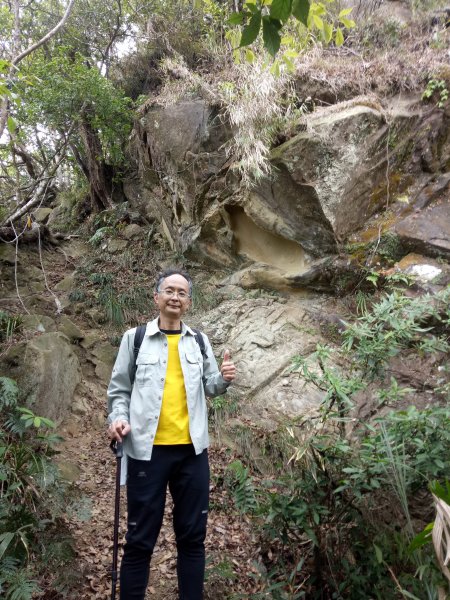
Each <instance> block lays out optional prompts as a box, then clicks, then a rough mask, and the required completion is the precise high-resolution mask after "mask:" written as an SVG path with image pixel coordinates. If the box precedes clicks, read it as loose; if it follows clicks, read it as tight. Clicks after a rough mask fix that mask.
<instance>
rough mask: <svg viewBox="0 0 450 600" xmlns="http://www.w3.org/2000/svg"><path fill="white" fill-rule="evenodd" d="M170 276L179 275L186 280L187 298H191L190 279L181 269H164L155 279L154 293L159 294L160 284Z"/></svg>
mask: <svg viewBox="0 0 450 600" xmlns="http://www.w3.org/2000/svg"><path fill="white" fill-rule="evenodd" d="M171 275H181V276H182V277H184V278H185V279H186V281H187V282H188V285H189V297H191V296H192V279H191V278H190V276H189V274H188V273H186V271H183V270H182V269H166V270H165V271H162V272H161V273H160V274H159V275H158V277H157V279H156V283H155V291H156V292H160V291H161V290H160V287H161V284H162V282H163V281H164V279H167V277H170V276H171Z"/></svg>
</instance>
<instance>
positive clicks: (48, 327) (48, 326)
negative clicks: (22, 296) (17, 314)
mask: <svg viewBox="0 0 450 600" xmlns="http://www.w3.org/2000/svg"><path fill="white" fill-rule="evenodd" d="M22 325H23V328H24V329H31V330H32V331H39V332H41V333H45V332H48V331H56V323H55V321H54V319H52V318H51V317H47V316H46V315H23V317H22Z"/></svg>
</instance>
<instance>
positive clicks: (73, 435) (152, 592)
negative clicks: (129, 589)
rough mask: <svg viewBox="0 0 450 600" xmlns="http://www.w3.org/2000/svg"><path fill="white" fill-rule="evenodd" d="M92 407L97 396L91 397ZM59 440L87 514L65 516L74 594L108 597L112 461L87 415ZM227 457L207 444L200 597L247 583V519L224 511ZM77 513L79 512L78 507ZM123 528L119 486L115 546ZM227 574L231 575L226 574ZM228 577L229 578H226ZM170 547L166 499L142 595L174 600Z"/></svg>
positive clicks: (217, 596) (213, 598) (216, 596)
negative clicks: (74, 563)
mask: <svg viewBox="0 0 450 600" xmlns="http://www.w3.org/2000/svg"><path fill="white" fill-rule="evenodd" d="M95 403H96V406H95V407H93V408H94V409H95V410H98V409H100V407H101V400H100V399H97V400H96V401H95ZM63 434H64V435H65V442H64V445H63V448H62V458H63V459H64V457H67V460H68V461H70V462H71V463H74V464H75V465H76V466H77V467H78V469H79V478H78V481H77V487H79V490H80V492H81V494H82V497H83V498H84V502H82V505H83V504H84V505H86V501H87V507H86V508H87V512H88V513H89V512H90V513H91V517H90V518H89V519H88V520H83V519H82V518H80V515H73V516H72V517H71V518H70V519H69V523H70V529H71V531H72V533H73V536H74V538H75V540H76V553H77V557H78V559H79V568H80V569H81V574H82V585H81V590H80V597H81V598H83V600H84V599H88V598H89V599H96V600H106V599H107V598H109V597H110V586H111V583H110V578H109V571H110V569H111V560H112V532H113V519H114V487H115V469H116V464H115V463H116V461H115V458H114V456H113V454H112V452H111V450H110V449H109V447H108V439H107V436H106V433H105V432H104V431H103V432H102V431H93V430H92V428H90V423H89V418H87V419H85V420H83V421H82V422H80V427H79V430H78V431H74V428H72V429H71V431H67V430H66V431H64V432H63ZM229 460H230V457H229V455H228V452H227V450H226V449H223V448H222V449H219V448H211V449H210V461H211V472H212V477H211V502H210V505H211V510H210V515H209V522H208V538H207V556H208V559H207V560H208V563H207V564H208V567H207V571H208V574H209V578H208V580H207V583H206V591H205V598H207V599H210V600H221V599H223V598H226V597H227V590H228V592H230V591H231V590H232V589H234V590H235V591H236V592H237V591H238V590H239V591H240V592H241V593H245V590H248V589H249V586H252V585H253V583H252V581H251V579H250V578H249V575H248V571H249V570H253V571H254V567H252V565H251V562H252V558H253V556H252V555H253V554H254V550H253V551H252V549H254V548H255V545H254V541H253V540H252V536H251V533H250V528H249V525H248V523H247V522H246V520H245V519H244V518H242V517H241V516H240V515H238V514H237V513H236V512H235V511H232V512H231V511H230V510H229V509H230V500H229V498H228V496H227V493H226V492H225V491H224V489H223V487H222V481H223V473H224V471H225V468H226V464H227V463H228V462H229ZM80 512H83V511H80ZM125 531H126V497H125V489H124V488H122V490H121V519H120V529H119V532H120V535H119V539H120V545H122V543H123V542H124V535H125ZM231 573H233V575H231ZM231 579H233V580H234V581H231ZM176 592H177V578H176V548H175V538H174V533H173V530H172V525H171V500H170V495H168V501H167V506H166V511H165V517H164V523H163V526H162V530H161V533H160V536H159V539H158V544H157V547H156V549H155V553H154V556H153V559H152V568H151V577H150V585H149V588H148V592H147V596H146V598H148V599H153V600H176V599H177V598H178V595H177V593H176Z"/></svg>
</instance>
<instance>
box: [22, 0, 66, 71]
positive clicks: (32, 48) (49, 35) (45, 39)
mask: <svg viewBox="0 0 450 600" xmlns="http://www.w3.org/2000/svg"><path fill="white" fill-rule="evenodd" d="M74 3H75V0H70V1H69V4H68V6H67V8H66V12H65V13H64V15H63V17H62V19H61V21H60V22H59V23H58V24H57V25H55V27H53V29H52V30H51V31H49V32H48V33H46V34H45V35H44V37H43V38H41V39H40V40H39V41H38V42H36V43H35V44H32V45H31V46H29V47H28V48H27V49H26V50H24V51H23V52H21V53H20V54H19V55H18V56H16V57H15V58H14V59H13V61H12V64H13V65H17V64H18V63H19V62H20V61H21V60H22V59H24V58H25V56H28V55H29V54H31V53H32V52H34V51H35V50H37V49H38V48H39V47H40V46H42V45H43V44H45V42H48V40H49V39H50V38H52V37H53V36H54V35H55V34H56V33H58V31H59V30H60V29H61V27H63V26H64V24H65V22H66V21H67V19H68V18H69V15H70V13H71V11H72V7H73V5H74Z"/></svg>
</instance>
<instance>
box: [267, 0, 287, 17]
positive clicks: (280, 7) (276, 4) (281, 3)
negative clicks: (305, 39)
mask: <svg viewBox="0 0 450 600" xmlns="http://www.w3.org/2000/svg"><path fill="white" fill-rule="evenodd" d="M291 10H292V0H273V2H272V6H271V7H270V16H271V17H272V19H279V20H280V21H287V20H288V18H289V16H290V14H291Z"/></svg>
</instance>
